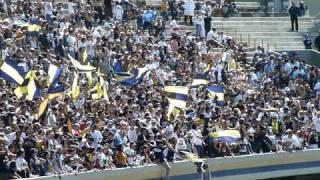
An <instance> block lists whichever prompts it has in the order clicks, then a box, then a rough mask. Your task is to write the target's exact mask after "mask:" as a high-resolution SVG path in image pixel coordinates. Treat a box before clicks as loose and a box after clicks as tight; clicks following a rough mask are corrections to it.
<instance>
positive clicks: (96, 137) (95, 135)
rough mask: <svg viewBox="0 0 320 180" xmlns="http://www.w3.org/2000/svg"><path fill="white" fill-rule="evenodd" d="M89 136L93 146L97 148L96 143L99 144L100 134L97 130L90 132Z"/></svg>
mask: <svg viewBox="0 0 320 180" xmlns="http://www.w3.org/2000/svg"><path fill="white" fill-rule="evenodd" d="M90 135H91V137H92V138H93V141H94V144H95V146H97V145H98V143H99V142H101V140H102V138H103V137H102V134H101V132H100V131H98V130H94V131H91V132H90Z"/></svg>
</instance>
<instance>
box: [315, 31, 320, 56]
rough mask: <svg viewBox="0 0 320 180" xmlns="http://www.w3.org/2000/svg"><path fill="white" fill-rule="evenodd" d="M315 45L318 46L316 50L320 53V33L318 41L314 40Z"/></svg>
mask: <svg viewBox="0 0 320 180" xmlns="http://www.w3.org/2000/svg"><path fill="white" fill-rule="evenodd" d="M314 45H315V46H316V48H317V49H318V51H319V52H320V31H319V34H318V36H317V37H316V39H315V40H314Z"/></svg>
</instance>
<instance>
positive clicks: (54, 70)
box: [48, 64, 62, 87]
mask: <svg viewBox="0 0 320 180" xmlns="http://www.w3.org/2000/svg"><path fill="white" fill-rule="evenodd" d="M61 72H62V69H61V68H59V67H57V66H56V65H54V64H50V65H49V68H48V77H49V78H48V86H49V87H50V86H51V85H52V84H54V83H55V82H56V81H57V80H58V78H59V76H60V74H61Z"/></svg>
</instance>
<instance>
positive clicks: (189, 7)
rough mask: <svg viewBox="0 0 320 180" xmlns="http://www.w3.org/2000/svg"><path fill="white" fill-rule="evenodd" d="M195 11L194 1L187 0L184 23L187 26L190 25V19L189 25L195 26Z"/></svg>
mask: <svg viewBox="0 0 320 180" xmlns="http://www.w3.org/2000/svg"><path fill="white" fill-rule="evenodd" d="M194 9H195V3H194V1H193V0H186V1H185V3H184V22H185V24H186V25H188V19H189V25H191V26H192V25H193V22H192V17H193V16H194Z"/></svg>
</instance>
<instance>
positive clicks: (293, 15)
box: [289, 2, 300, 31]
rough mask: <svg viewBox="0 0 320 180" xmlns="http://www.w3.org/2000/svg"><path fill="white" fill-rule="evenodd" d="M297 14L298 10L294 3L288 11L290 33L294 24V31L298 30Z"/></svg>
mask: <svg viewBox="0 0 320 180" xmlns="http://www.w3.org/2000/svg"><path fill="white" fill-rule="evenodd" d="M299 13H300V11H299V8H298V7H297V6H296V4H295V3H294V2H292V6H291V7H290V9H289V14H290V19H291V30H292V31H294V24H295V27H296V31H298V29H299V24H298V16H299Z"/></svg>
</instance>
